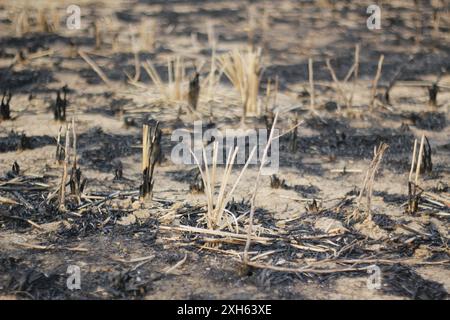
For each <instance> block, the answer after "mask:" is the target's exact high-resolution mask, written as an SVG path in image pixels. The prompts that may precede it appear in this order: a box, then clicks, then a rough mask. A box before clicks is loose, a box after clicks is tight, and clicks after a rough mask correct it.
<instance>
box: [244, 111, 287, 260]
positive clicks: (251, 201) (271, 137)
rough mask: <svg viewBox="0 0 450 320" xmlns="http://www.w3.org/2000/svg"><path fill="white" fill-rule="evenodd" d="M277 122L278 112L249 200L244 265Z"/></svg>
mask: <svg viewBox="0 0 450 320" xmlns="http://www.w3.org/2000/svg"><path fill="white" fill-rule="evenodd" d="M277 120H278V112H277V113H276V114H275V117H274V119H273V124H272V129H271V130H270V135H269V138H268V140H267V144H266V147H265V148H264V153H263V156H262V159H261V165H260V167H259V171H258V175H257V176H256V180H255V186H254V189H253V194H252V198H251V200H250V217H249V224H248V230H247V241H246V242H245V248H244V257H243V258H244V263H245V264H248V250H249V249H250V243H251V236H252V233H253V216H254V215H255V209H256V208H255V202H256V195H257V193H258V187H259V179H260V178H261V171H262V169H263V167H264V165H265V162H266V158H267V154H268V152H269V148H270V146H271V144H272V141H273V140H274V137H273V133H274V129H275V125H276V123H277Z"/></svg>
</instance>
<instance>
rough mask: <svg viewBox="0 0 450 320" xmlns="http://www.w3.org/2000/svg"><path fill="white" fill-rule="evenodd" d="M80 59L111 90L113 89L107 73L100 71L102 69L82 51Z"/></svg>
mask: <svg viewBox="0 0 450 320" xmlns="http://www.w3.org/2000/svg"><path fill="white" fill-rule="evenodd" d="M78 54H79V55H80V57H82V58H83V59H84V61H86V63H87V64H88V65H89V66H90V67H91V68H92V69H93V70H94V71H95V72H96V73H97V75H98V76H99V77H100V78H101V79H102V80H103V82H104V83H105V84H106V85H107V86H108V87H110V88H112V83H111V81H110V80H109V79H108V77H107V76H106V75H105V73H104V72H103V71H102V69H100V67H99V66H98V65H97V64H96V63H95V62H94V61H93V60H92V59H91V58H89V56H88V55H87V54H86V53H85V52H83V51H82V50H78Z"/></svg>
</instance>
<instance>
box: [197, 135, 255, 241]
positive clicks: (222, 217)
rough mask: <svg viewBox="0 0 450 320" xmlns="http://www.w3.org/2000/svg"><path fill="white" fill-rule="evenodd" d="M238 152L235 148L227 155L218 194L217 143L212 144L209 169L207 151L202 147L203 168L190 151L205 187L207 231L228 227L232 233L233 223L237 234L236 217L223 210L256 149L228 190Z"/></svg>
mask: <svg viewBox="0 0 450 320" xmlns="http://www.w3.org/2000/svg"><path fill="white" fill-rule="evenodd" d="M238 150H239V148H237V147H236V148H234V149H233V150H232V151H231V152H229V154H228V157H227V162H226V164H225V168H224V171H223V175H222V179H221V180H220V184H219V192H218V193H217V192H216V190H217V182H218V175H217V157H218V152H219V150H218V143H217V142H215V143H214V144H213V150H212V163H211V168H210V167H209V164H208V158H207V151H206V149H205V148H204V147H202V157H203V168H202V165H201V164H200V161H199V160H198V158H197V156H196V155H195V153H194V152H192V150H191V154H192V155H193V157H194V160H195V162H196V164H197V166H198V168H199V170H200V174H201V177H202V180H203V184H204V186H205V195H206V199H207V208H208V210H207V212H206V214H205V217H204V218H205V220H206V225H207V227H208V229H211V230H222V229H224V228H226V227H228V228H229V230H230V231H234V230H233V226H232V225H233V222H234V223H235V225H236V229H235V232H236V233H238V232H239V226H238V223H237V219H236V217H235V216H234V215H233V214H232V213H231V212H230V211H227V210H225V208H226V206H227V204H228V202H229V201H230V200H231V196H232V195H233V192H234V191H235V190H236V187H237V186H238V184H239V181H240V180H241V178H242V176H243V174H244V172H245V170H246V169H247V167H248V165H249V163H250V161H251V159H252V158H253V155H254V153H255V151H256V147H255V148H253V150H252V151H251V152H250V155H249V157H248V160H247V162H246V163H245V165H244V167H243V168H242V170H241V172H240V173H239V176H238V177H237V179H236V181H235V182H234V184H233V185H232V187H231V189H229V187H228V184H229V181H230V177H231V172H232V169H233V165H234V161H235V159H236V155H237V153H238ZM220 152H222V150H220Z"/></svg>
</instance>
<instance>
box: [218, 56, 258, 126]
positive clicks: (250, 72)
mask: <svg viewBox="0 0 450 320" xmlns="http://www.w3.org/2000/svg"><path fill="white" fill-rule="evenodd" d="M261 58H262V50H261V48H258V49H257V50H253V49H251V48H248V49H247V51H246V52H241V51H239V50H237V49H236V50H233V51H232V52H229V53H228V54H226V55H224V56H222V57H220V58H219V59H218V62H219V65H220V66H222V68H223V70H224V73H225V75H226V76H227V78H228V80H230V82H231V83H232V85H233V86H234V88H235V89H236V90H237V91H238V92H239V95H240V97H241V102H242V106H243V109H244V117H245V116H248V115H258V114H259V111H260V110H259V105H258V90H259V81H260V75H261V70H262V67H261Z"/></svg>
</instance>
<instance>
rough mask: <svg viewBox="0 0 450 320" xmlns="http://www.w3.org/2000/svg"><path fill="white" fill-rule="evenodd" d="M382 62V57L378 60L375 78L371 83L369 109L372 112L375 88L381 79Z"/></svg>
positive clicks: (375, 94) (375, 93)
mask: <svg viewBox="0 0 450 320" xmlns="http://www.w3.org/2000/svg"><path fill="white" fill-rule="evenodd" d="M383 61H384V55H381V56H380V60H378V67H377V73H376V74H375V78H374V79H373V82H372V92H371V94H370V95H371V100H370V108H371V109H372V110H373V108H374V107H375V101H376V100H375V99H376V96H377V88H378V81H379V80H380V77H381V68H382V67H383Z"/></svg>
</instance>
